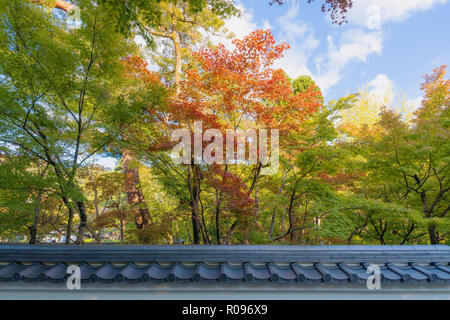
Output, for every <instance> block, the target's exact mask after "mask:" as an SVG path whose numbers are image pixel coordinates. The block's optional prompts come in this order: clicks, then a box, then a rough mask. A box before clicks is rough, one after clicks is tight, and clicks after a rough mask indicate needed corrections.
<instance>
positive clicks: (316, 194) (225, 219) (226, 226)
mask: <svg viewBox="0 0 450 320" xmlns="http://www.w3.org/2000/svg"><path fill="white" fill-rule="evenodd" d="M304 1H305V0H304ZM271 2H272V3H271ZM282 2H283V1H269V0H267V1H265V3H264V5H283V3H282ZM308 2H311V1H310V0H308ZM74 5H76V6H74ZM351 5H352V2H351V1H350V0H327V1H323V6H322V11H324V12H325V13H326V14H330V15H331V17H332V21H333V22H334V23H335V24H337V25H339V24H342V23H345V14H346V12H347V10H348V9H349V8H351ZM0 15H1V19H0V82H1V87H0V241H3V242H18V241H21V242H29V243H37V242H52V241H53V242H65V243H66V244H69V243H78V244H81V243H88V242H94V243H107V242H115V243H132V244H135V243H136V244H137V243H141V244H143V243H145V244H181V243H184V244H191V243H194V244H382V245H383V244H427V243H428V244H429V243H431V244H438V243H447V244H448V243H449V241H450V236H449V232H450V215H449V211H450V198H449V195H450V184H449V176H450V131H449V127H450V108H449V107H450V81H449V80H448V79H447V78H446V66H436V69H435V70H430V73H429V75H425V76H424V81H423V84H422V85H421V89H422V90H423V97H424V98H423V100H422V103H421V106H417V107H418V108H417V110H416V111H415V112H408V109H407V108H404V103H405V102H404V101H401V99H396V100H394V102H392V101H393V99H390V97H389V95H390V94H391V93H390V92H385V93H383V96H382V97H374V96H373V95H372V94H370V93H369V91H368V90H367V88H365V87H362V88H361V90H360V92H355V93H354V94H350V95H348V96H345V97H342V98H340V99H337V100H333V101H328V102H325V100H324V98H323V96H322V93H321V90H320V88H319V87H318V86H317V85H316V84H315V82H314V81H313V79H312V78H311V77H309V76H304V75H298V78H296V79H290V78H288V77H287V75H286V73H285V72H284V71H283V70H278V69H274V68H273V67H272V66H273V65H274V63H275V62H276V61H277V60H278V59H280V58H281V57H282V55H283V52H284V51H285V50H288V47H289V45H288V44H286V43H277V42H276V41H275V39H274V38H273V36H272V34H271V32H270V30H255V31H254V32H253V33H251V34H249V35H248V36H247V37H245V38H243V39H234V40H233V44H234V45H235V49H234V50H229V49H227V48H226V47H225V46H223V45H220V44H219V45H212V43H211V42H210V41H209V40H208V39H209V36H210V35H217V34H221V35H223V36H224V37H228V38H230V39H231V38H233V35H232V34H230V33H229V32H228V31H227V30H226V29H225V28H224V21H225V20H226V19H228V18H229V17H232V16H234V15H239V10H238V9H237V8H236V6H235V4H234V3H233V1H231V0H161V1H156V0H143V1H139V0H137V1H122V0H97V1H93V0H79V1H71V2H66V1H59V0H42V1H39V0H33V1H25V0H0ZM67 17H69V18H70V19H69V20H68V19H67ZM78 18H79V19H78ZM149 63H151V64H152V65H156V66H158V69H159V71H158V72H152V71H150V70H149V67H148V66H149ZM380 101H386V103H380ZM399 110H406V111H404V112H400V111H399ZM200 120H201V121H202V123H203V129H204V130H206V129H217V130H219V131H220V132H223V133H224V136H225V131H226V129H242V130H246V129H261V128H266V129H278V130H279V149H280V154H279V157H280V167H279V170H278V172H276V173H275V174H273V175H264V174H263V171H264V169H265V167H266V166H267V164H266V163H264V162H262V161H259V160H258V161H257V163H256V164H255V163H253V164H252V163H248V162H241V163H236V162H235V163H229V164H213V165H210V164H207V163H196V161H194V157H195V156H194V155H192V161H191V163H190V164H178V163H176V162H175V161H174V159H173V157H172V156H171V151H172V148H173V147H174V145H175V143H174V142H173V141H171V134H172V132H173V131H174V130H176V129H179V128H186V129H188V130H189V131H190V132H193V130H194V121H200ZM210 141H211V140H210ZM201 147H202V148H203V149H205V148H207V144H206V143H205V144H204V145H203V146H201ZM104 156H109V157H115V158H116V159H118V165H117V167H116V168H114V170H109V169H105V168H104V167H102V166H101V161H99V159H101V157H104Z"/></svg>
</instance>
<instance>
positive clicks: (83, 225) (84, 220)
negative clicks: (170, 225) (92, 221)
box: [76, 201, 87, 244]
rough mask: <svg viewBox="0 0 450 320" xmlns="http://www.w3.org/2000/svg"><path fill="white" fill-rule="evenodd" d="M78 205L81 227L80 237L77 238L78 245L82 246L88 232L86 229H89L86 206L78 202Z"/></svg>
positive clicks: (79, 229)
mask: <svg viewBox="0 0 450 320" xmlns="http://www.w3.org/2000/svg"><path fill="white" fill-rule="evenodd" d="M76 205H77V208H78V214H79V215H80V226H79V227H78V236H77V240H76V243H77V244H82V243H83V242H84V241H83V238H84V233H85V232H86V229H87V214H86V207H85V206H84V202H83V201H77V202H76Z"/></svg>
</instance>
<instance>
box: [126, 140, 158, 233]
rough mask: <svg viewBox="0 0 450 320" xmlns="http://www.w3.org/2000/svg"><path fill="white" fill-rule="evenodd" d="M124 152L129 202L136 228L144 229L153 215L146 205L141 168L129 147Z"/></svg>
mask: <svg viewBox="0 0 450 320" xmlns="http://www.w3.org/2000/svg"><path fill="white" fill-rule="evenodd" d="M122 154H123V173H124V174H125V190H126V193H127V202H128V204H129V205H130V207H131V210H132V211H133V213H134V216H135V219H134V222H135V224H136V228H138V229H143V228H145V227H146V226H147V225H148V224H149V222H150V221H151V217H150V212H149V211H148V209H147V207H146V205H145V198H144V193H143V192H142V188H141V181H140V178H139V168H138V167H137V166H136V164H137V160H135V159H134V158H133V156H132V155H131V152H130V151H129V150H127V149H123V151H122Z"/></svg>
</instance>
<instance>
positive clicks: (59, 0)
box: [32, 0, 73, 12]
mask: <svg viewBox="0 0 450 320" xmlns="http://www.w3.org/2000/svg"><path fill="white" fill-rule="evenodd" d="M32 2H33V3H36V4H40V5H42V4H43V2H44V1H43V0H32ZM71 7H73V4H71V3H69V2H67V1H64V0H56V1H55V8H56V9H60V10H63V11H66V12H67V11H69V9H70V8H71Z"/></svg>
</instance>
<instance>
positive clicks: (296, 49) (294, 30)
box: [275, 3, 320, 78]
mask: <svg viewBox="0 0 450 320" xmlns="http://www.w3.org/2000/svg"><path fill="white" fill-rule="evenodd" d="M298 13H299V6H298V4H297V3H296V4H294V5H291V6H290V8H289V10H288V11H287V13H286V14H285V15H283V16H281V17H279V18H278V19H277V26H278V28H279V30H280V32H279V35H278V37H277V40H279V41H285V42H287V43H289V45H290V49H289V50H287V51H285V53H284V57H283V58H282V59H280V60H279V61H278V62H277V63H276V64H275V67H277V68H281V69H283V70H284V71H285V72H286V73H287V74H288V75H289V76H290V77H291V78H296V77H298V76H301V75H312V73H311V71H310V70H309V69H308V67H307V64H308V59H309V58H310V57H311V56H312V54H313V53H314V50H315V49H316V48H317V47H318V46H319V44H320V41H319V40H318V39H317V38H316V37H315V36H314V32H313V29H312V28H311V27H310V26H309V25H307V24H306V23H305V22H303V21H300V20H298Z"/></svg>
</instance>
